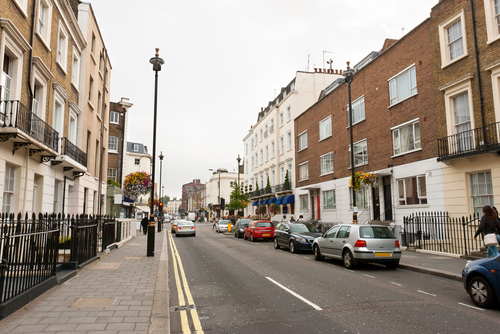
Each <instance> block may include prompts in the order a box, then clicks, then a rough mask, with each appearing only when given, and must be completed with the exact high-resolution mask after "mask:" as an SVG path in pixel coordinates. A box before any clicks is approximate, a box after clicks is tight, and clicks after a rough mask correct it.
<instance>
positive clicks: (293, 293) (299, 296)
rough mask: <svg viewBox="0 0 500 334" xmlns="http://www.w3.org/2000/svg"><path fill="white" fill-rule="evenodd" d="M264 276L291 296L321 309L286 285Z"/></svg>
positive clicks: (319, 309)
mask: <svg viewBox="0 0 500 334" xmlns="http://www.w3.org/2000/svg"><path fill="white" fill-rule="evenodd" d="M266 278H267V279H268V280H270V281H271V282H273V283H274V284H276V285H277V286H279V287H280V288H282V289H283V290H285V291H286V292H288V293H290V294H292V295H293V296H295V297H297V298H298V299H300V300H302V301H303V302H304V303H306V304H309V305H311V306H312V307H313V308H314V309H315V310H317V311H321V310H322V308H321V307H319V306H318V305H316V304H314V303H312V302H310V301H308V300H307V299H305V298H304V297H302V296H301V295H299V294H298V293H295V292H293V291H292V290H290V289H288V288H287V287H285V286H283V285H281V284H280V283H278V282H276V281H275V280H273V279H272V278H271V277H266Z"/></svg>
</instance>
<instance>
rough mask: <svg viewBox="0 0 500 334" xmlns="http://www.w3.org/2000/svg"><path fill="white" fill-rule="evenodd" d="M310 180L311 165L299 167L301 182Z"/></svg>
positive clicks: (306, 164)
mask: <svg viewBox="0 0 500 334" xmlns="http://www.w3.org/2000/svg"><path fill="white" fill-rule="evenodd" d="M308 179H309V163H308V162H304V163H302V164H300V165H299V181H305V180H308Z"/></svg>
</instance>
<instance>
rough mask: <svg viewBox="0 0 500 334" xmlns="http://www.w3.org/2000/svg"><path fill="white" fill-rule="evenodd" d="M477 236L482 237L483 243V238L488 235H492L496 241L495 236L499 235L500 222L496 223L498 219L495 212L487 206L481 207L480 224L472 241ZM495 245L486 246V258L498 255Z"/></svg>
mask: <svg viewBox="0 0 500 334" xmlns="http://www.w3.org/2000/svg"><path fill="white" fill-rule="evenodd" d="M479 234H481V235H482V237H483V241H484V239H485V236H487V235H488V234H494V235H495V239H497V237H496V235H497V234H500V222H499V221H498V217H497V215H496V214H495V211H494V210H493V208H492V207H491V206H489V205H485V206H483V216H482V217H481V223H480V224H479V227H478V228H477V231H476V234H475V235H474V239H476V237H477V236H478V235H479ZM497 240H498V239H497ZM497 244H498V243H497ZM497 244H495V245H492V246H486V247H487V252H486V255H487V256H488V257H495V256H498V254H499V253H498V248H497ZM485 245H486V241H485Z"/></svg>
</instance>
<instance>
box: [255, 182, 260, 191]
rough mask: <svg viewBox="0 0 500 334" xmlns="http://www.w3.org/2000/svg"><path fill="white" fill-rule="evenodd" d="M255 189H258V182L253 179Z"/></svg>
mask: <svg viewBox="0 0 500 334" xmlns="http://www.w3.org/2000/svg"><path fill="white" fill-rule="evenodd" d="M255 190H259V182H257V181H255Z"/></svg>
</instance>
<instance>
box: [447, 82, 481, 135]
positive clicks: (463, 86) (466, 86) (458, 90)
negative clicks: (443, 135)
mask: <svg viewBox="0 0 500 334" xmlns="http://www.w3.org/2000/svg"><path fill="white" fill-rule="evenodd" d="M471 79H472V77H466V78H465V79H463V80H461V81H459V82H456V83H453V84H452V85H449V86H446V87H443V88H441V91H444V105H445V111H446V128H447V134H448V136H451V135H453V134H455V125H456V124H455V110H454V107H453V99H454V98H455V97H458V96H460V95H462V94H464V93H465V92H467V93H468V97H469V113H470V116H471V120H470V121H471V129H475V126H476V125H475V120H474V117H473V116H474V104H473V101H472V99H473V96H472V81H471Z"/></svg>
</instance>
